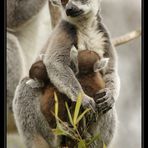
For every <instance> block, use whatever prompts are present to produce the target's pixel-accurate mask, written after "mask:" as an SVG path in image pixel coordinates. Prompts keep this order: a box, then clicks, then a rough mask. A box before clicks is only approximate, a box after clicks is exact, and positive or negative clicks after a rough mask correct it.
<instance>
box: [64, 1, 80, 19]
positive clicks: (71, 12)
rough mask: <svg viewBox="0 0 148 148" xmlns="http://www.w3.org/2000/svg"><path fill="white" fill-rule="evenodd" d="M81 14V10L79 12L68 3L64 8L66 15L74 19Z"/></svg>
mask: <svg viewBox="0 0 148 148" xmlns="http://www.w3.org/2000/svg"><path fill="white" fill-rule="evenodd" d="M81 13H82V10H80V9H79V8H78V7H77V6H75V5H74V4H72V3H69V4H68V5H67V6H66V15H67V16H71V17H76V16H78V15H80V14H81Z"/></svg>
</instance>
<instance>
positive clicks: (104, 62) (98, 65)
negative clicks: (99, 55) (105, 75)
mask: <svg viewBox="0 0 148 148" xmlns="http://www.w3.org/2000/svg"><path fill="white" fill-rule="evenodd" d="M108 61H109V58H103V59H101V60H98V61H97V62H96V63H95V64H94V72H99V71H100V70H102V69H104V68H105V67H106V66H107V64H108Z"/></svg>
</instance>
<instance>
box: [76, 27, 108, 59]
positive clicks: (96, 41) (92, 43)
mask: <svg viewBox="0 0 148 148" xmlns="http://www.w3.org/2000/svg"><path fill="white" fill-rule="evenodd" d="M105 40H106V38H105V37H104V33H103V32H99V31H93V30H91V29H89V30H88V31H85V32H80V31H78V42H77V46H78V50H79V51H81V50H86V49H88V50H91V51H95V52H97V53H98V54H99V55H100V56H101V57H102V56H103V54H104V52H105V46H104V45H105Z"/></svg>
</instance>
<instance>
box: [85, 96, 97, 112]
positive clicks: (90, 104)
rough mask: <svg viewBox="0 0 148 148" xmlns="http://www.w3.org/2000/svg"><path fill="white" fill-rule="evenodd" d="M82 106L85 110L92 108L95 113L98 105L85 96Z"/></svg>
mask: <svg viewBox="0 0 148 148" xmlns="http://www.w3.org/2000/svg"><path fill="white" fill-rule="evenodd" d="M82 105H83V107H84V108H91V109H92V111H93V112H95V110H96V103H95V101H94V99H93V98H91V97H89V96H87V95H84V96H83V101H82Z"/></svg>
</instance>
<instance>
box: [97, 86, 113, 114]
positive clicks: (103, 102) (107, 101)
mask: <svg viewBox="0 0 148 148" xmlns="http://www.w3.org/2000/svg"><path fill="white" fill-rule="evenodd" d="M94 99H95V101H96V107H97V111H98V112H99V113H103V114H105V113H106V112H108V111H109V110H110V109H112V107H113V105H114V103H115V100H114V98H113V96H112V93H111V91H110V90H109V89H108V88H105V89H102V90H100V91H99V92H98V93H97V94H96V95H95V97H94Z"/></svg>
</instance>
